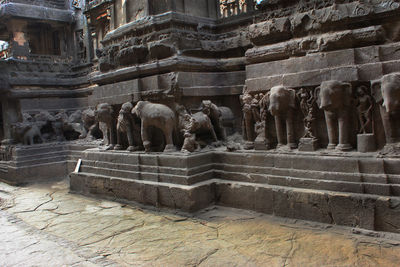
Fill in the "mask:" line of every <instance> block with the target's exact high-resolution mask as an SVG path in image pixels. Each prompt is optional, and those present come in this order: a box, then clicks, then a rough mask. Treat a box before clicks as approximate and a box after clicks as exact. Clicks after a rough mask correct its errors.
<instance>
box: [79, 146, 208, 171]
mask: <svg viewBox="0 0 400 267" xmlns="http://www.w3.org/2000/svg"><path fill="white" fill-rule="evenodd" d="M82 159H83V160H92V161H102V162H109V163H118V164H119V163H123V164H132V165H138V164H140V165H141V166H145V165H150V166H161V167H173V168H193V167H197V166H200V165H205V164H210V163H212V160H213V152H206V153H195V154H190V155H185V154H182V153H180V152H174V153H145V152H135V153H129V152H126V151H99V150H98V149H89V150H86V151H84V152H83V153H82Z"/></svg>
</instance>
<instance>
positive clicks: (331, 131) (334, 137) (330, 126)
mask: <svg viewBox="0 0 400 267" xmlns="http://www.w3.org/2000/svg"><path fill="white" fill-rule="evenodd" d="M325 120H326V127H327V130H328V139H329V144H328V149H335V148H336V145H337V143H338V129H337V128H338V126H337V120H336V114H335V113H333V112H330V111H325Z"/></svg>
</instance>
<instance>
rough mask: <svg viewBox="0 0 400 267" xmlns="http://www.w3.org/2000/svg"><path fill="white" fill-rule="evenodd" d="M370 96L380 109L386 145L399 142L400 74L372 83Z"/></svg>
mask: <svg viewBox="0 0 400 267" xmlns="http://www.w3.org/2000/svg"><path fill="white" fill-rule="evenodd" d="M372 96H373V98H374V99H375V102H376V103H377V104H378V105H379V108H380V114H381V118H382V123H383V127H384V130H385V135H386V143H387V144H392V143H396V142H399V141H400V133H399V131H400V128H399V123H398V121H399V120H398V119H399V118H398V112H399V111H400V73H391V74H387V75H384V76H383V77H382V78H381V79H380V80H376V81H372Z"/></svg>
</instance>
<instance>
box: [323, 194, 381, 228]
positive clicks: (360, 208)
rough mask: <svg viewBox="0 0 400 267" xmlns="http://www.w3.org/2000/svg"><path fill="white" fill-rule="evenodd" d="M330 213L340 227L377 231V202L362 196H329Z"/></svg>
mask: <svg viewBox="0 0 400 267" xmlns="http://www.w3.org/2000/svg"><path fill="white" fill-rule="evenodd" d="M329 211H330V213H331V216H332V219H333V222H332V223H336V224H339V225H345V226H350V227H359V228H364V229H369V230H374V229H375V225H374V224H375V201H374V199H368V198H366V197H362V196H361V195H352V194H331V195H329Z"/></svg>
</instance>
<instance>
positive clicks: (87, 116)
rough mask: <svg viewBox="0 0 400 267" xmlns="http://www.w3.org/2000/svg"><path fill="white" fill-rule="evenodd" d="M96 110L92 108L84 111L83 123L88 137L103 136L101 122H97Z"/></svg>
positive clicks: (92, 138) (96, 137)
mask: <svg viewBox="0 0 400 267" xmlns="http://www.w3.org/2000/svg"><path fill="white" fill-rule="evenodd" d="M94 112H95V111H94V110H93V109H91V108H88V109H85V110H84V111H82V123H83V127H85V129H86V132H87V135H86V139H91V140H94V139H98V138H101V132H100V129H99V124H98V123H97V122H96V116H95V114H94Z"/></svg>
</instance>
